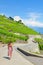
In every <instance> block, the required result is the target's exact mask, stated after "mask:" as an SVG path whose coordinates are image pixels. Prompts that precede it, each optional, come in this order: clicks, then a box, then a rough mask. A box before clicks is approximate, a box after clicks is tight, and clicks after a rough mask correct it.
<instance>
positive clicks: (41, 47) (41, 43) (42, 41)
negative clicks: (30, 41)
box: [35, 38, 43, 50]
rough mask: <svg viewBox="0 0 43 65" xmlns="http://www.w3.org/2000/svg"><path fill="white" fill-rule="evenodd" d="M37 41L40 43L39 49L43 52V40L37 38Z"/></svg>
mask: <svg viewBox="0 0 43 65" xmlns="http://www.w3.org/2000/svg"><path fill="white" fill-rule="evenodd" d="M35 41H36V42H38V45H39V49H40V50H43V39H40V38H35Z"/></svg>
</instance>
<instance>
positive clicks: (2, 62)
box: [0, 44, 33, 65]
mask: <svg viewBox="0 0 43 65" xmlns="http://www.w3.org/2000/svg"><path fill="white" fill-rule="evenodd" d="M21 45H22V44H21ZM17 46H19V45H18V44H16V45H15V46H14V47H13V55H12V58H11V60H9V59H8V57H7V52H8V50H7V46H5V47H1V48H0V65H33V64H32V63H31V62H30V61H28V60H26V59H25V58H24V57H23V56H21V55H20V54H19V53H18V52H17V51H16V50H15V47H17Z"/></svg>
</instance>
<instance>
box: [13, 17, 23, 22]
mask: <svg viewBox="0 0 43 65" xmlns="http://www.w3.org/2000/svg"><path fill="white" fill-rule="evenodd" d="M14 20H16V21H19V20H22V19H21V17H20V16H14Z"/></svg>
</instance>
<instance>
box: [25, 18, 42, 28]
mask: <svg viewBox="0 0 43 65" xmlns="http://www.w3.org/2000/svg"><path fill="white" fill-rule="evenodd" d="M24 21H25V24H26V25H28V26H34V27H43V23H41V22H39V21H35V20H32V19H27V20H24Z"/></svg>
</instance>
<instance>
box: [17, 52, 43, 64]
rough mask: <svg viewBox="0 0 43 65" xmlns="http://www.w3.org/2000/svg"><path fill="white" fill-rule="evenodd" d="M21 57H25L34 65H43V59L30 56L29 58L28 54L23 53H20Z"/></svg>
mask: <svg viewBox="0 0 43 65" xmlns="http://www.w3.org/2000/svg"><path fill="white" fill-rule="evenodd" d="M18 52H19V53H20V54H21V56H23V57H24V58H25V59H27V60H28V61H30V62H32V63H33V64H34V65H43V58H40V57H35V56H31V55H30V54H29V55H28V56H27V55H26V54H23V53H22V52H20V51H18Z"/></svg>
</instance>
